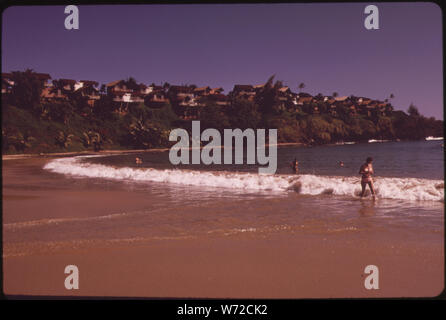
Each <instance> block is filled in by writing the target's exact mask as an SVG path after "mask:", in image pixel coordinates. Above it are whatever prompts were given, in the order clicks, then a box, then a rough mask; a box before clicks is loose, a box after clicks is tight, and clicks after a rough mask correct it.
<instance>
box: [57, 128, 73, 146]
mask: <svg viewBox="0 0 446 320" xmlns="http://www.w3.org/2000/svg"><path fill="white" fill-rule="evenodd" d="M73 137H74V135H73V134H66V133H65V132H63V131H59V133H58V134H57V136H56V138H55V139H56V145H58V146H60V147H62V148H64V149H66V148H67V147H68V146H69V145H70V144H71V142H72V139H73Z"/></svg>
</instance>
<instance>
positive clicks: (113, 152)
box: [2, 142, 308, 160]
mask: <svg viewBox="0 0 446 320" xmlns="http://www.w3.org/2000/svg"><path fill="white" fill-rule="evenodd" d="M269 146H278V147H282V146H296V147H297V146H299V147H305V146H308V145H307V144H305V143H300V142H284V143H277V144H272V145H270V144H266V145H265V147H269ZM202 148H203V147H200V149H202ZM219 148H224V146H220V147H219ZM188 149H189V150H193V149H194V148H193V147H189V148H188ZM168 150H170V148H153V149H137V150H132V149H129V150H117V149H110V150H101V151H97V152H95V151H73V152H55V153H18V154H6V155H3V154H2V160H17V159H29V158H54V157H67V156H87V155H116V154H133V153H145V152H164V151H168Z"/></svg>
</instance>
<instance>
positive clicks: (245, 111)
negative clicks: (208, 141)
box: [226, 98, 261, 129]
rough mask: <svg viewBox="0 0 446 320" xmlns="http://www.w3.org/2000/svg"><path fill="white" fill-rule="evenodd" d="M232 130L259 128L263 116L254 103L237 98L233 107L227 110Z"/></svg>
mask: <svg viewBox="0 0 446 320" xmlns="http://www.w3.org/2000/svg"><path fill="white" fill-rule="evenodd" d="M226 114H227V115H228V116H229V117H228V118H229V121H230V124H231V127H232V128H240V129H247V128H253V129H255V128H257V126H258V125H259V123H260V120H261V114H260V113H259V111H258V106H257V104H256V103H254V101H250V100H248V99H243V98H235V100H234V101H233V102H232V105H231V106H230V107H228V109H227V110H226Z"/></svg>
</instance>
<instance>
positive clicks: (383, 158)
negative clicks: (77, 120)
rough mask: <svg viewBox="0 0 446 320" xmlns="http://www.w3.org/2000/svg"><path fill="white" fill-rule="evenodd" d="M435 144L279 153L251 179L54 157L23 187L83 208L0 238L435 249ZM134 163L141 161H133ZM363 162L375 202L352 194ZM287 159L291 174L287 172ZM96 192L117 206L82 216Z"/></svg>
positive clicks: (438, 207)
mask: <svg viewBox="0 0 446 320" xmlns="http://www.w3.org/2000/svg"><path fill="white" fill-rule="evenodd" d="M442 143H443V141H420V142H387V143H370V144H355V145H336V146H318V147H295V146H287V147H280V148H278V170H277V173H276V174H274V175H262V174H259V173H258V167H257V166H254V165H221V166H219V165H213V166H206V165H181V166H173V165H171V164H170V162H169V158H168V151H167V152H144V153H140V154H121V155H112V156H79V157H66V158H59V159H53V160H50V161H49V162H48V163H47V164H46V165H45V166H44V167H43V168H41V169H40V170H41V171H39V172H36V173H35V174H36V175H39V177H40V178H42V177H43V178H45V179H46V180H45V181H46V182H45V185H42V183H41V182H39V186H37V185H36V186H35V187H32V186H29V188H36V189H37V188H40V189H44V188H47V189H49V190H56V189H58V190H68V191H70V192H71V191H72V190H77V191H78V190H82V192H83V193H79V197H85V203H86V205H85V206H84V207H79V210H78V211H73V212H79V215H78V216H77V215H76V214H71V215H68V216H63V217H60V218H54V217H53V218H42V219H29V220H26V221H19V222H12V223H6V224H4V232H5V236H6V237H5V239H6V242H7V243H9V244H16V247H15V248H14V250H15V251H17V252H19V251H21V250H22V251H23V250H25V249H23V248H21V247H20V246H19V244H20V243H28V244H27V245H26V251H32V250H34V249H33V248H34V245H37V244H38V243H40V244H45V245H46V246H47V249H46V250H53V249H54V248H56V247H57V246H62V247H63V246H70V247H73V246H82V245H87V246H88V245H91V244H92V243H95V242H96V241H97V242H100V243H102V244H104V243H109V244H111V245H115V244H116V243H119V242H125V243H129V242H139V241H151V240H160V239H161V240H162V239H183V238H202V239H206V238H207V237H214V236H219V237H220V236H221V237H234V236H240V235H242V236H252V237H268V236H269V235H271V234H274V233H289V234H290V235H292V234H295V233H301V234H307V235H309V236H315V237H318V238H320V239H325V238H326V237H330V236H336V237H337V236H340V237H344V239H348V240H349V241H355V239H370V237H372V238H373V239H374V240H379V241H384V242H386V241H387V242H389V243H390V242H393V243H394V242H395V239H398V241H411V240H412V241H417V242H419V241H424V242H426V241H427V242H428V241H434V242H436V243H439V242H442V241H443V239H444V161H443V160H444V149H443V147H442V146H441V145H442ZM136 156H138V157H140V158H142V160H143V164H140V165H137V164H136V163H135V157H136ZM368 156H372V157H373V158H374V161H373V166H374V170H375V176H374V181H375V188H376V190H377V195H378V197H377V199H376V200H373V199H372V198H371V197H370V195H369V194H368V196H367V197H365V198H364V199H360V197H359V192H360V189H361V188H360V176H359V174H358V170H359V166H360V165H361V164H362V163H363V162H364V161H365V158H366V157H368ZM294 158H296V159H297V160H298V161H299V168H300V170H299V174H297V175H296V174H293V173H292V171H291V168H290V162H291V161H292V160H293V159H294ZM339 161H343V162H344V167H341V166H340V165H339ZM97 190H102V191H105V194H106V195H107V194H108V193H107V192H109V191H110V197H119V199H113V200H114V201H115V202H116V203H121V202H122V205H120V206H119V208H116V210H109V211H108V212H106V213H98V212H99V211H94V210H89V209H88V208H89V207H90V206H91V205H90V203H95V206H99V207H100V202H101V201H104V202H109V201H110V200H111V199H109V198H101V199H92V198H93V197H94V196H93V195H92V196H89V194H90V191H91V194H95V193H93V191H97ZM97 203H99V205H97ZM36 210H39V208H36ZM84 211H85V212H84ZM86 211H88V214H87V213H86ZM90 211H91V212H90ZM14 250H13V251H14ZM10 252H12V251H10ZM22 253H23V252H22ZM11 254H13V253H11Z"/></svg>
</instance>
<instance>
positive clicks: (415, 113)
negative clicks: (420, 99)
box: [407, 103, 420, 117]
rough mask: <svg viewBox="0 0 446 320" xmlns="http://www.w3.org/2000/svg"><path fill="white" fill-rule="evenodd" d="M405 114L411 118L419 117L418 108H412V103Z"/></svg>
mask: <svg viewBox="0 0 446 320" xmlns="http://www.w3.org/2000/svg"><path fill="white" fill-rule="evenodd" d="M407 113H408V114H409V116H411V117H419V116H420V112H419V111H418V108H417V107H416V106H414V105H413V104H412V103H411V104H410V106H409V109H407Z"/></svg>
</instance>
